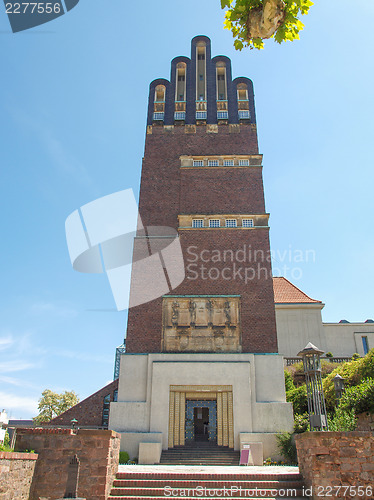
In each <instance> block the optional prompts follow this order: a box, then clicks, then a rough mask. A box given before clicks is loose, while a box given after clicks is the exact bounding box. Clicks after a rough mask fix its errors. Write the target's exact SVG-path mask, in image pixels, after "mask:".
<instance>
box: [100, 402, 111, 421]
mask: <svg viewBox="0 0 374 500" xmlns="http://www.w3.org/2000/svg"><path fill="white" fill-rule="evenodd" d="M109 407H110V394H107V395H106V396H105V397H104V399H103V413H102V419H101V425H102V427H108V424H109Z"/></svg>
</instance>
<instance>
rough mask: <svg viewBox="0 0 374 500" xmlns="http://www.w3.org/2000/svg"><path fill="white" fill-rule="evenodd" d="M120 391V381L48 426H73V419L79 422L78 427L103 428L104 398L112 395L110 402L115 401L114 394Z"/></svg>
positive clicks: (101, 390) (62, 414)
mask: <svg viewBox="0 0 374 500" xmlns="http://www.w3.org/2000/svg"><path fill="white" fill-rule="evenodd" d="M116 390H118V379H117V380H114V381H113V382H111V383H110V384H108V385H106V386H105V387H103V388H102V389H100V390H99V391H97V392H95V393H94V394H92V395H91V396H89V397H88V398H86V399H84V400H83V401H81V402H80V403H78V404H76V405H75V406H73V407H72V408H69V410H66V411H65V412H64V413H61V415H59V416H58V417H55V418H54V419H52V420H51V421H50V422H48V423H47V424H46V425H48V426H49V425H56V426H61V425H64V426H65V425H67V426H71V421H72V419H73V418H75V419H76V420H78V424H77V425H78V426H88V427H101V426H102V422H103V405H104V398H105V396H107V395H108V394H110V401H114V393H115V391H116Z"/></svg>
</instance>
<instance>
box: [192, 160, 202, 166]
mask: <svg viewBox="0 0 374 500" xmlns="http://www.w3.org/2000/svg"><path fill="white" fill-rule="evenodd" d="M192 165H193V166H194V167H203V166H204V160H193V163H192Z"/></svg>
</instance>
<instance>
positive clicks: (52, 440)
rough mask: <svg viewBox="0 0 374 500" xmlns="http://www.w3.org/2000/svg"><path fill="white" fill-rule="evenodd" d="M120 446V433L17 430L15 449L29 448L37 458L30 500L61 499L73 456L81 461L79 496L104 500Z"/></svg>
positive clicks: (40, 429) (41, 429) (113, 476)
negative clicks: (35, 453)
mask: <svg viewBox="0 0 374 500" xmlns="http://www.w3.org/2000/svg"><path fill="white" fill-rule="evenodd" d="M119 447H120V434H118V433H116V432H114V431H109V430H86V429H84V430H83V429H78V430H75V431H73V430H72V429H58V428H56V429H43V428H35V429H17V439H16V445H15V448H16V450H21V449H32V450H35V451H36V452H37V453H38V455H39V458H38V460H37V463H36V467H35V473H34V479H33V482H32V486H31V493H30V500H39V497H44V498H48V499H49V500H56V499H58V498H63V496H64V494H65V489H66V482H67V477H68V465H69V463H70V460H71V459H72V458H73V457H74V455H77V456H78V459H79V462H80V472H79V483H78V496H79V497H82V498H86V499H87V500H106V499H107V497H108V495H109V493H110V489H111V487H112V483H113V480H114V478H115V475H116V473H117V469H118V459H119ZM14 498H17V500H18V497H14ZM1 500H2V499H1Z"/></svg>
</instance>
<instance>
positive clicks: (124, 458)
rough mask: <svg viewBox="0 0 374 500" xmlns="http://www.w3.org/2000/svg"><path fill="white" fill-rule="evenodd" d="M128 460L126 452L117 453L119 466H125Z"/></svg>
mask: <svg viewBox="0 0 374 500" xmlns="http://www.w3.org/2000/svg"><path fill="white" fill-rule="evenodd" d="M129 460H130V457H129V454H128V453H127V451H120V452H119V463H120V464H127V462H128V461H129Z"/></svg>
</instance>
